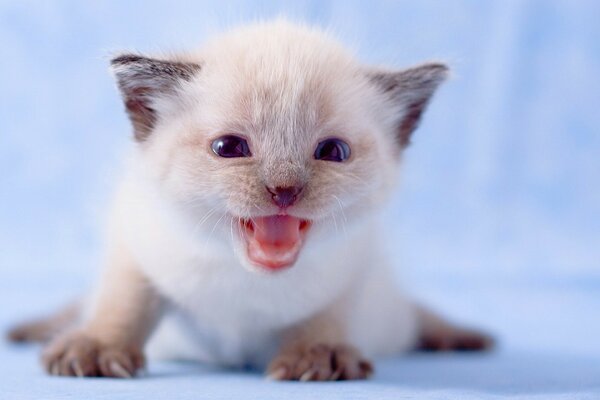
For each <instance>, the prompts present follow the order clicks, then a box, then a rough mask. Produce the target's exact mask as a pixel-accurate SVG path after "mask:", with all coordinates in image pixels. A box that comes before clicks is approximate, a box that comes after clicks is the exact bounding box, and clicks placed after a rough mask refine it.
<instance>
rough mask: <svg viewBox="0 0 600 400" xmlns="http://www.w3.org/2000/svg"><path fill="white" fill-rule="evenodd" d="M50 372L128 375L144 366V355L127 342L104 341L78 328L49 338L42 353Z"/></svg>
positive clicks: (65, 374) (57, 373) (47, 369)
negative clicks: (122, 343) (123, 344)
mask: <svg viewBox="0 0 600 400" xmlns="http://www.w3.org/2000/svg"><path fill="white" fill-rule="evenodd" d="M42 363H43V365H44V367H45V368H46V371H48V373H49V374H51V375H61V376H78V377H83V376H106V377H113V378H132V377H133V376H134V375H135V373H136V372H137V371H138V370H139V369H141V368H143V366H144V355H143V354H142V352H141V351H140V350H139V349H137V348H134V347H131V346H120V345H114V344H104V343H102V342H100V341H99V340H97V339H95V338H93V337H91V336H89V335H86V334H85V333H82V332H72V333H69V334H66V335H63V336H60V337H58V338H57V339H56V340H54V341H52V342H51V343H50V344H49V345H48V346H47V347H46V348H45V349H44V352H43V354H42Z"/></svg>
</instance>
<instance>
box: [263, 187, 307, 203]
mask: <svg viewBox="0 0 600 400" xmlns="http://www.w3.org/2000/svg"><path fill="white" fill-rule="evenodd" d="M267 191H268V192H269V193H271V198H272V199H273V203H275V204H276V205H277V206H279V207H280V208H287V207H289V206H291V205H292V204H294V203H295V202H296V200H297V199H298V195H299V194H300V192H302V187H298V186H288V187H281V186H277V187H275V188H270V187H268V186H267Z"/></svg>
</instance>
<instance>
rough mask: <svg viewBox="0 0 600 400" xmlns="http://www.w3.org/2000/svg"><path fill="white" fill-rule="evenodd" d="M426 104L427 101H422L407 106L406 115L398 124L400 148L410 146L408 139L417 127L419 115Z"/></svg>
mask: <svg viewBox="0 0 600 400" xmlns="http://www.w3.org/2000/svg"><path fill="white" fill-rule="evenodd" d="M426 103H427V100H423V101H420V102H418V103H413V104H411V105H410V106H408V108H407V110H406V115H405V116H404V118H403V119H402V123H401V124H400V132H399V139H400V145H401V146H402V147H406V146H408V145H409V144H410V137H411V135H412V133H413V131H414V130H415V129H417V127H418V126H419V121H420V120H421V114H422V113H423V109H424V108H425V105H426Z"/></svg>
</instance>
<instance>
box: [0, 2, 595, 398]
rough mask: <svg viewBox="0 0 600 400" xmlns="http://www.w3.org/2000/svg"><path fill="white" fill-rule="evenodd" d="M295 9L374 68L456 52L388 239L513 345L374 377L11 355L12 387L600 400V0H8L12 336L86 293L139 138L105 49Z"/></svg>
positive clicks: (412, 279) (83, 393) (408, 271)
mask: <svg viewBox="0 0 600 400" xmlns="http://www.w3.org/2000/svg"><path fill="white" fill-rule="evenodd" d="M277 15H287V16H289V17H290V18H292V19H296V20H300V21H307V22H310V23H316V24H321V25H323V26H330V27H332V30H333V31H334V33H336V34H337V35H338V36H339V37H340V38H341V40H342V41H343V42H344V43H345V44H347V45H349V46H350V47H352V48H354V49H355V50H356V53H357V55H358V56H359V57H360V58H361V59H363V60H365V62H369V63H374V64H391V65H396V66H406V65H410V64H413V63H417V62H420V61H423V60H429V59H441V60H445V61H447V62H448V63H450V64H451V66H452V69H453V71H454V72H453V78H452V79H451V80H450V81H449V82H448V83H447V84H445V85H444V87H443V88H442V89H441V90H440V92H439V94H438V95H437V96H436V98H435V100H434V102H433V104H432V106H431V107H430V109H429V110H428V112H427V115H426V117H425V121H424V123H423V124H422V126H421V127H420V129H419V130H418V131H417V132H416V136H415V138H414V143H413V145H412V146H411V147H410V148H409V150H408V152H407V153H406V160H405V165H404V173H403V178H402V180H403V182H402V185H403V190H402V191H401V192H400V194H399V195H398V196H396V197H395V198H394V199H393V201H392V204H391V206H390V207H389V209H388V210H387V211H386V212H387V216H388V221H389V222H390V223H389V225H388V227H387V228H388V232H386V235H385V236H386V237H387V239H388V241H389V244H390V248H391V249H393V252H394V254H395V258H396V259H397V265H398V275H399V277H402V282H403V284H404V286H405V287H407V289H408V290H410V291H411V292H413V293H414V295H415V297H417V298H419V299H421V300H422V301H424V302H425V303H427V304H429V305H431V306H432V307H434V308H436V309H439V310H441V311H442V312H444V313H445V314H446V315H449V316H450V317H452V318H453V319H455V320H457V321H461V322H464V323H468V324H472V325H476V326H481V327H484V328H486V329H487V330H489V331H490V332H493V333H494V334H495V335H496V336H497V337H498V339H499V341H500V347H499V349H498V351H497V352H496V353H493V354H491V355H482V356H454V355H441V356H435V355H413V356H410V357H408V358H398V359H394V360H385V361H381V362H379V363H378V364H377V367H378V374H377V375H376V377H375V379H374V380H373V381H369V382H365V383H343V384H324V385H315V384H309V385H298V384H274V383H269V382H265V381H264V380H263V378H262V377H261V376H260V375H258V374H256V373H247V372H240V371H238V372H233V371H221V370H215V369H211V368H208V367H202V366H197V365H192V364H159V363H152V364H151V365H150V375H149V376H148V377H146V378H144V379H140V380H136V381H132V382H123V381H105V380H85V381H81V380H65V379H51V378H48V377H46V376H44V375H43V374H42V372H41V369H40V368H39V367H38V365H37V361H36V360H35V350H34V349H33V348H20V347H12V346H8V345H6V344H3V345H2V347H0V360H2V362H1V363H0V398H7V399H21V398H23V399H29V398H31V399H33V398H36V399H37V398H47V399H52V398H74V399H81V398H89V399H93V398H111V399H113V398H129V399H136V398H169V399H170V398H257V399H268V398H278V399H281V398H290V399H293V398H307V397H309V398H315V397H322V398H344V399H351V398H377V399H383V398H390V399H398V398H435V399H444V398H460V399H468V398H482V397H489V398H497V397H499V398H503V397H515V398H540V399H548V398H575V399H579V398H600V345H599V344H598V338H600V321H599V320H600V318H599V317H598V310H600V246H598V243H600V185H599V184H598V182H600V135H599V130H598V129H599V126H600V113H599V112H598V105H600V79H599V74H598V71H600V24H598V16H600V2H598V1H594V0H589V1H586V0H578V1H564V0H547V1H541V0H540V1H536V0H507V1H468V0H456V1H444V2H441V1H434V0H422V1H414V0H412V1H376V2H361V1H358V0H343V1H342V0H331V1H319V0H303V1H296V2H293V4H292V3H289V2H288V3H286V2H277V1H269V0H265V1H231V2H227V3H225V2H209V1H195V2H193V3H192V2H179V1H172V0H171V1H144V2H143V3H142V2H118V1H116V0H111V1H103V2H78V1H67V0H57V1H53V2H39V1H26V0H23V1H18V2H17V1H15V2H10V1H3V2H0V49H1V50H2V62H1V63H0V89H1V90H0V188H1V189H0V328H2V329H4V328H6V327H7V326H8V325H9V324H10V323H11V322H14V321H16V320H20V319H22V318H27V317H29V316H32V315H36V314H39V313H44V312H47V311H49V310H52V309H53V308H54V307H56V306H58V305H59V304H61V303H63V302H65V301H68V300H69V299H71V298H73V297H75V296H77V295H79V294H80V293H81V292H83V291H85V288H86V286H87V285H88V283H89V282H90V280H91V279H92V278H93V276H94V271H95V268H94V266H95V265H96V264H97V260H98V255H99V253H100V251H101V242H102V240H101V236H100V232H101V230H100V229H98V227H97V225H99V221H102V216H103V213H104V210H105V204H106V199H107V198H108V196H109V193H110V188H111V187H112V185H113V176H114V175H115V173H116V172H117V170H118V166H119V159H120V156H121V154H122V153H123V152H124V151H125V149H126V148H127V147H128V146H129V145H130V143H129V142H130V138H129V136H130V135H129V131H130V128H129V125H128V121H127V119H126V117H125V114H124V113H123V111H122V105H121V104H120V101H119V99H118V96H117V93H116V90H115V88H114V85H113V82H112V81H111V78H110V76H109V75H108V73H107V71H106V69H107V55H108V54H110V52H112V51H115V50H121V49H135V50H139V51H154V50H157V49H167V50H175V49H180V48H190V47H195V46H197V45H199V44H200V43H201V42H202V41H203V40H205V39H206V38H207V37H208V36H209V35H211V34H212V33H213V32H218V31H220V30H222V29H224V28H226V27H228V26H233V25H236V24H237V23H239V22H245V21H250V20H253V19H257V18H270V17H273V16H277Z"/></svg>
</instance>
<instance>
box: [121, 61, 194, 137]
mask: <svg viewBox="0 0 600 400" xmlns="http://www.w3.org/2000/svg"><path fill="white" fill-rule="evenodd" d="M110 65H111V69H112V71H113V73H114V74H115V77H116V79H117V84H118V86H119V90H120V91H121V95H122V96H123V102H124V103H125V108H126V110H127V114H129V118H130V119H131V123H132V124H133V131H134V135H135V139H136V140H138V141H143V140H145V139H146V138H147V137H148V136H149V135H150V133H151V132H152V129H153V128H154V125H155V123H156V120H157V111H156V100H157V99H158V98H160V97H164V96H168V95H172V94H174V93H175V92H176V91H177V88H178V87H179V85H180V83H181V81H189V80H191V79H192V77H193V76H194V74H195V73H196V72H197V71H199V70H200V65H199V64H195V63H183V62H176V61H165V60H157V59H153V58H147V57H142V56H139V55H134V54H125V55H121V56H118V57H115V58H113V59H112V60H111V62H110Z"/></svg>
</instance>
